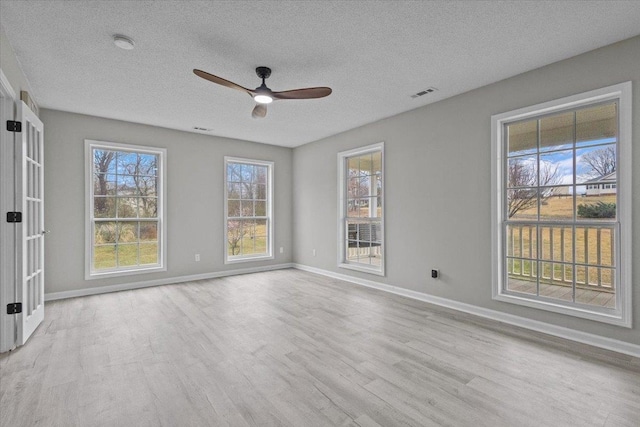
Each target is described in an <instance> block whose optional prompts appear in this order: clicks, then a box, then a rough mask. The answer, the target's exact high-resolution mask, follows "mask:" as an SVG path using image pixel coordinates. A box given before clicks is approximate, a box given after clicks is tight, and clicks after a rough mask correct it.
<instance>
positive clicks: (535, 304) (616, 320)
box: [493, 293, 632, 328]
mask: <svg viewBox="0 0 640 427" xmlns="http://www.w3.org/2000/svg"><path fill="white" fill-rule="evenodd" d="M493 299H494V300H496V301H502V302H507V303H511V304H517V305H522V306H525V307H531V308H536V309H539V310H545V311H552V312H554V313H560V314H564V315H567V316H572V317H579V318H582V319H589V320H593V321H596V322H601V323H608V324H611V325H616V326H622V327H625V328H631V326H632V325H631V316H630V315H625V314H624V313H623V312H622V311H621V310H613V309H606V308H603V309H602V310H596V309H590V308H589V307H587V306H579V305H576V306H568V305H563V304H557V303H554V302H552V301H546V300H537V299H532V298H527V297H525V296H519V295H514V294H508V293H498V294H497V295H494V296H493Z"/></svg>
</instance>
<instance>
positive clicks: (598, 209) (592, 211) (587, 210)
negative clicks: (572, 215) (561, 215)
mask: <svg viewBox="0 0 640 427" xmlns="http://www.w3.org/2000/svg"><path fill="white" fill-rule="evenodd" d="M616 209H617V207H616V197H615V195H610V194H608V195H606V194H603V195H599V196H587V197H581V198H580V199H578V201H577V205H576V219H577V220H578V221H580V220H588V221H594V220H595V221H602V222H612V221H614V220H615V218H616Z"/></svg>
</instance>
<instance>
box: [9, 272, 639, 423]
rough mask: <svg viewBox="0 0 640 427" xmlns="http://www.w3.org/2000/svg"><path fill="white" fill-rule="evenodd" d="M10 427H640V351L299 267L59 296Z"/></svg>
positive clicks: (24, 370) (21, 384)
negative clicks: (629, 352) (577, 339)
mask: <svg viewBox="0 0 640 427" xmlns="http://www.w3.org/2000/svg"><path fill="white" fill-rule="evenodd" d="M0 409H1V411H0V412H1V415H0V423H1V425H2V426H12V427H13V426H17V425H19V426H34V425H38V426H40V425H42V426H217V425H231V426H280V425H283V426H296V427H306V426H362V427H365V426H440V425H450V426H474V427H475V426H492V427H495V426H536V427H540V426H554V427H556V426H638V420H640V361H639V359H635V358H631V357H627V356H623V355H618V354H615V353H611V352H607V351H604V350H599V349H594V348H592V347H589V346H585V345H581V344H576V343H573V342H569V341H565V340H562V339H557V338H552V337H548V336H546V335H543V334H538V333H535V332H529V331H523V330H521V329H518V328H515V327H511V326H506V325H503V324H500V323H497V322H492V321H487V320H482V319H479V318H476V317H474V316H469V315H464V314H460V313H457V312H454V311H451V310H446V309H441V308H437V307H434V306H431V305H428V304H425V303H423V302H420V301H415V300H411V299H406V298H403V297H399V296H395V295H391V294H387V293H383V292H380V291H376V290H372V289H367V288H363V287H359V286H356V285H353V284H349V283H346V282H341V281H338V280H334V279H330V278H326V277H323V276H318V275H314V274H311V273H306V272H302V271H298V270H280V271H272V272H265V273H257V274H251V275H242V276H235V277H227V278H221V279H214V280H203V281H197V282H191V283H184V284H177V285H168V286H160V287H155V288H147V289H139V290H134V291H126V292H117V293H112V294H106V295H97V296H90V297H83V298H75V299H69V300H62V301H56V302H51V303H47V305H46V316H45V321H44V323H43V324H42V325H40V327H39V328H38V330H37V331H36V332H35V335H34V336H33V337H32V338H31V339H30V340H29V342H28V343H27V345H26V346H24V347H21V348H19V349H17V350H15V351H13V352H10V353H5V354H4V355H2V356H0Z"/></svg>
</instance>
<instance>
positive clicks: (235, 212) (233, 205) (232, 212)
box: [227, 200, 240, 217]
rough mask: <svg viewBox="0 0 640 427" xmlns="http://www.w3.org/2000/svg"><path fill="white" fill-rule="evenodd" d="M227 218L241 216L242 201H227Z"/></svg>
mask: <svg viewBox="0 0 640 427" xmlns="http://www.w3.org/2000/svg"><path fill="white" fill-rule="evenodd" d="M227 216H230V217H236V216H240V200H229V201H227Z"/></svg>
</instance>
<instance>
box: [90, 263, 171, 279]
mask: <svg viewBox="0 0 640 427" xmlns="http://www.w3.org/2000/svg"><path fill="white" fill-rule="evenodd" d="M161 271H167V268H166V267H163V266H161V265H154V266H149V267H140V268H131V269H128V270H110V271H92V272H89V274H85V277H84V278H85V280H95V279H106V278H109V277H119V276H133V275H135V274H144V273H156V272H161Z"/></svg>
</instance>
